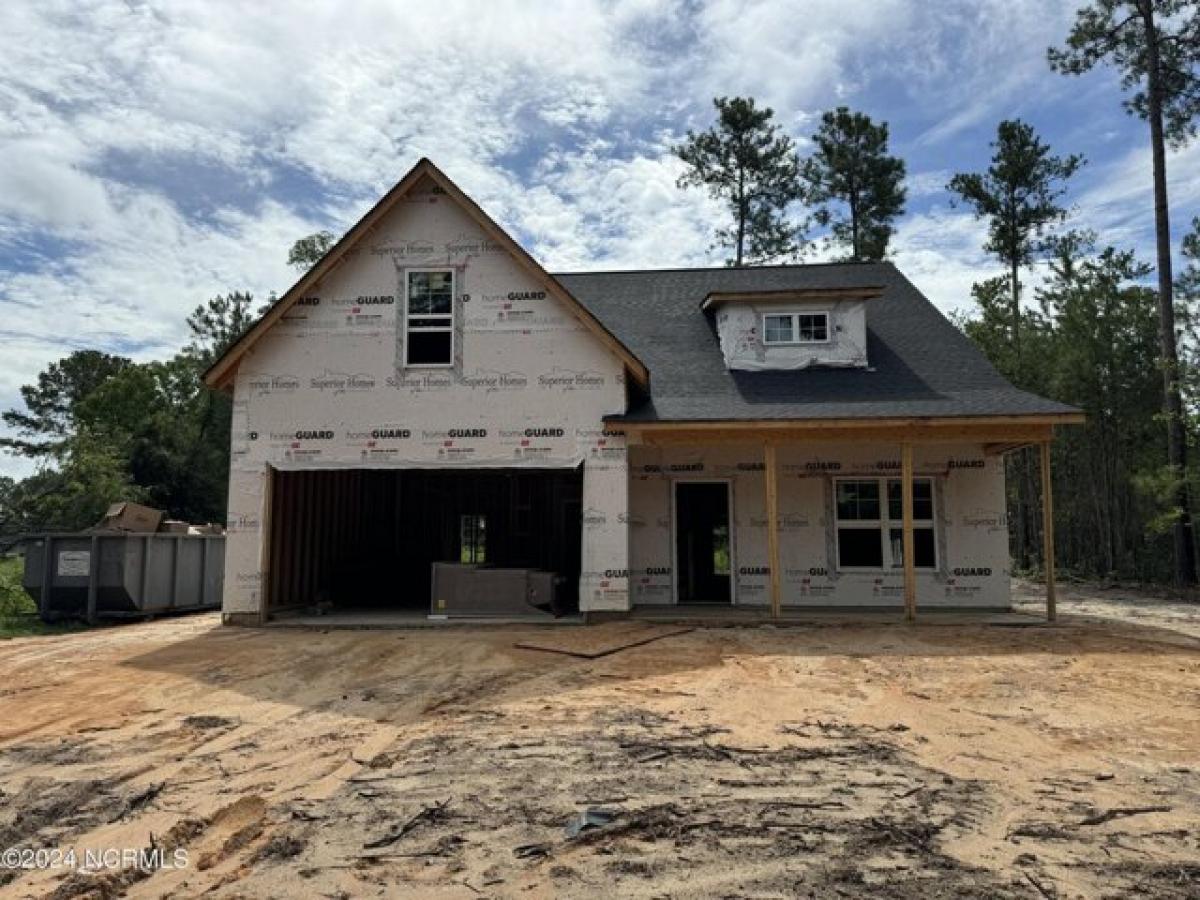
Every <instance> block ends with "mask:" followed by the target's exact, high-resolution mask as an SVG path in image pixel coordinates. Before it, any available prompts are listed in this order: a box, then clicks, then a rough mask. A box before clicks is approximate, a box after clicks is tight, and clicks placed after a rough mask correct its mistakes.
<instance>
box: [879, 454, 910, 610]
mask: <svg viewBox="0 0 1200 900" xmlns="http://www.w3.org/2000/svg"><path fill="white" fill-rule="evenodd" d="M882 499H883V502H885V503H886V502H887V498H886V497H884V498H882ZM900 505H901V517H902V525H901V534H902V539H901V541H902V544H903V547H904V618H905V620H907V621H909V622H912V621H915V620H916V618H917V564H916V559H915V558H914V554H915V553H916V550H915V549H914V548H915V544H916V541H915V539H914V538H913V448H912V444H911V443H910V442H908V441H905V442H904V443H903V444H901V445H900Z"/></svg>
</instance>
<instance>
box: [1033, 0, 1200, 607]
mask: <svg viewBox="0 0 1200 900" xmlns="http://www.w3.org/2000/svg"><path fill="white" fill-rule="evenodd" d="M1048 57H1049V60H1050V66H1051V68H1053V69H1055V70H1056V71H1059V72H1063V73H1065V74H1068V75H1080V74H1082V73H1084V72H1088V71H1090V70H1091V69H1093V68H1095V67H1096V66H1097V65H1099V64H1100V63H1103V62H1107V63H1110V64H1112V65H1113V66H1115V67H1116V68H1117V69H1118V70H1119V71H1120V73H1121V85H1122V87H1123V88H1124V89H1125V91H1126V92H1127V93H1128V97H1127V99H1126V100H1125V108H1126V110H1128V111H1129V112H1130V113H1131V114H1133V115H1136V116H1138V117H1140V118H1142V119H1144V120H1145V121H1146V122H1147V124H1148V125H1149V126H1150V156H1151V160H1152V166H1151V167H1152V170H1153V179H1154V230H1155V234H1156V237H1157V244H1158V246H1157V251H1158V252H1157V266H1156V268H1157V270H1158V317H1159V343H1160V346H1161V350H1162V370H1163V409H1164V411H1165V413H1166V419H1167V466H1168V468H1169V470H1170V476H1171V477H1172V478H1173V479H1174V481H1175V486H1176V487H1175V491H1174V497H1173V505H1174V507H1175V509H1174V515H1175V528H1174V533H1175V583H1176V584H1177V585H1179V586H1183V585H1191V584H1195V583H1196V548H1195V542H1194V537H1193V535H1192V515H1191V497H1190V495H1189V491H1188V483H1187V433H1186V429H1185V428H1184V418H1183V417H1184V411H1183V396H1182V390H1181V388H1180V377H1181V375H1180V370H1179V347H1178V339H1177V336H1176V326H1175V300H1174V285H1173V284H1172V276H1171V219H1170V208H1169V205H1168V201H1167V155H1166V145H1167V144H1168V143H1170V144H1173V145H1175V146H1182V145H1183V144H1184V143H1186V142H1187V140H1188V139H1189V138H1191V137H1193V136H1194V135H1195V133H1196V123H1197V118H1198V117H1200V73H1198V72H1197V64H1198V63H1200V4H1197V2H1196V0H1095V2H1093V3H1092V4H1091V5H1090V6H1085V7H1083V8H1082V9H1080V10H1079V11H1078V12H1077V13H1076V17H1075V24H1074V26H1073V27H1072V29H1071V33H1070V34H1069V35H1067V41H1066V45H1065V46H1063V47H1060V48H1055V47H1052V48H1050V50H1049V51H1048Z"/></svg>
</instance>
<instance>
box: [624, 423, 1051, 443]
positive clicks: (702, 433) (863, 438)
mask: <svg viewBox="0 0 1200 900" xmlns="http://www.w3.org/2000/svg"><path fill="white" fill-rule="evenodd" d="M610 430H614V431H620V430H621V429H617V428H614V427H612V426H610ZM632 431H633V433H632V435H630V436H629V437H630V441H629V442H630V443H632V444H649V445H657V446H679V445H696V444H718V443H742V444H759V445H761V444H764V443H773V444H776V445H778V444H801V443H816V442H853V443H888V444H892V445H893V446H895V444H896V443H897V442H900V441H907V442H909V443H912V444H938V443H940V444H945V443H965V444H985V445H994V446H996V447H1003V448H1010V447H1018V446H1025V445H1029V444H1037V443H1041V442H1042V441H1046V440H1050V438H1051V437H1052V436H1053V426H1052V425H1041V424H1037V425H1011V426H1007V427H1005V426H1000V425H995V424H987V425H942V426H933V427H919V426H918V427H900V426H890V425H888V426H876V427H870V428H847V427H841V426H838V427H829V428H780V427H767V426H761V427H754V428H646V427H639V428H637V429H633V430H632Z"/></svg>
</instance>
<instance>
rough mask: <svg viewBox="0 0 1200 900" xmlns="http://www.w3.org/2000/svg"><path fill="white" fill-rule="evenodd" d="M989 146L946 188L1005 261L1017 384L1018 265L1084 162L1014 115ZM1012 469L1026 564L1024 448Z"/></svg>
mask: <svg viewBox="0 0 1200 900" xmlns="http://www.w3.org/2000/svg"><path fill="white" fill-rule="evenodd" d="M992 147H993V148H995V152H994V153H993V155H992V162H991V165H990V166H988V169H987V171H985V172H968V173H960V174H958V175H955V176H954V177H953V178H952V179H950V184H949V185H948V188H949V190H951V191H952V192H954V193H955V194H958V196H959V197H960V198H961V201H962V202H965V203H966V204H967V205H969V206H970V207H971V208H972V209H973V210H974V212H975V215H976V217H977V218H981V219H986V220H987V222H988V239H987V242H986V243H985V244H984V249H985V250H987V251H988V252H990V253H993V254H995V256H996V257H997V258H998V259H999V260H1000V261H1001V262H1002V263H1004V264H1005V265H1006V266H1007V267H1008V287H1009V290H1010V292H1011V293H1010V297H1009V299H1010V315H1011V318H1012V344H1013V349H1012V366H1013V369H1012V372H1011V373H1010V377H1011V378H1012V379H1013V380H1014V381H1015V382H1016V383H1017V385H1018V386H1019V387H1025V386H1027V385H1026V383H1025V382H1026V377H1025V374H1026V373H1025V369H1024V357H1023V355H1022V352H1021V330H1022V322H1021V318H1022V317H1021V277H1020V276H1021V269H1022V268H1024V267H1025V266H1028V265H1030V264H1031V263H1032V262H1033V261H1034V259H1035V257H1036V255H1037V253H1038V252H1039V251H1040V249H1041V248H1042V246H1043V244H1042V239H1043V238H1044V237H1045V234H1046V230H1047V229H1048V228H1049V227H1050V226H1051V225H1052V224H1054V223H1055V222H1060V221H1062V220H1063V219H1064V218H1065V217H1066V213H1067V210H1066V208H1065V207H1063V206H1062V204H1061V202H1060V201H1061V198H1062V195H1063V193H1064V192H1065V190H1066V187H1065V182H1066V180H1067V179H1068V178H1070V177H1071V176H1072V175H1073V174H1075V172H1076V170H1078V168H1079V167H1080V166H1081V165H1083V157H1081V156H1063V157H1060V156H1054V155H1053V154H1052V153H1051V152H1050V147H1049V146H1048V145H1047V144H1045V143H1043V142H1042V140H1041V139H1040V138H1039V137H1038V136H1037V134H1036V133H1035V132H1034V130H1033V128H1032V127H1031V126H1030V125H1027V124H1026V123H1024V122H1021V121H1019V120H1013V121H1004V122H1001V123H1000V125H999V127H998V128H997V131H996V140H995V141H994V142H993V143H992ZM1016 470H1017V471H1016V474H1017V477H1018V479H1019V481H1018V502H1017V515H1016V520H1017V521H1016V526H1017V534H1016V540H1017V564H1018V565H1019V566H1020V567H1021V568H1028V567H1029V564H1030V562H1029V561H1030V551H1031V546H1032V539H1031V536H1032V528H1031V523H1030V514H1029V510H1030V497H1031V496H1032V494H1033V484H1032V479H1033V476H1032V467H1031V464H1030V461H1029V458H1028V454H1027V453H1024V452H1023V453H1022V454H1021V455H1020V457H1019V460H1018V462H1017V466H1016ZM1033 527H1036V526H1033Z"/></svg>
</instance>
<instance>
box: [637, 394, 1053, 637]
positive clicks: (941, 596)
mask: <svg viewBox="0 0 1200 900" xmlns="http://www.w3.org/2000/svg"><path fill="white" fill-rule="evenodd" d="M1058 424H1068V422H1067V419H1066V418H1064V417H1063V416H1038V417H1033V416H1026V417H1011V418H991V417H989V418H976V419H906V420H852V419H849V420H835V421H823V422H822V421H799V422H777V421H775V422H773V421H758V422H745V423H742V422H738V423H731V422H689V423H668V422H654V423H645V424H643V423H639V424H637V425H629V424H625V425H623V426H621V430H622V431H623V432H624V433H625V436H626V441H627V444H628V448H629V451H628V452H629V516H628V521H629V591H630V604H631V606H632V608H633V611H634V614H635V615H639V616H642V615H649V616H652V617H663V616H668V617H672V616H673V617H675V618H678V617H679V616H680V615H687V616H694V617H697V618H700V619H712V618H714V617H716V618H721V619H724V620H729V617H730V615H733V616H736V617H738V618H739V619H740V618H741V617H743V616H744V617H748V618H762V617H767V618H770V619H774V620H780V621H785V620H789V619H793V618H795V617H797V615H800V616H807V615H810V614H814V613H817V612H819V611H833V612H837V613H839V614H841V615H843V616H844V615H846V614H847V613H851V612H853V613H858V612H862V613H867V612H870V613H871V614H872V615H879V614H881V613H883V614H889V613H890V614H893V615H902V616H903V617H904V618H905V619H906V620H908V621H912V620H914V619H916V617H917V616H918V613H919V612H921V611H934V610H936V611H938V613H939V616H940V615H942V614H946V613H952V612H965V611H970V612H972V613H979V612H986V613H990V614H996V613H1001V612H1003V611H1005V610H1007V609H1009V607H1010V605H1011V601H1010V596H1009V589H1010V571H1009V555H1008V523H1007V517H1006V514H1005V491H1004V464H1003V460H1004V455H1005V454H1006V453H1008V452H1011V451H1013V450H1016V449H1018V448H1021V447H1029V446H1033V447H1037V448H1038V450H1039V453H1040V457H1041V469H1042V473H1041V474H1042V478H1041V484H1042V493H1043V495H1044V502H1043V513H1044V517H1045V522H1044V529H1043V531H1044V536H1045V550H1044V552H1045V559H1046V560H1047V561H1048V562H1047V566H1046V617H1047V619H1049V620H1051V621H1053V620H1054V618H1055V604H1054V568H1053V558H1054V553H1053V542H1054V531H1053V514H1052V504H1051V487H1050V474H1049V465H1048V461H1049V447H1050V441H1051V440H1052V439H1053V428H1054V426H1055V425H1058ZM613 427H614V428H615V427H616V426H615V424H614V426H613Z"/></svg>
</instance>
